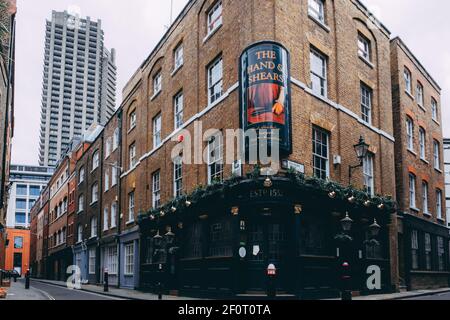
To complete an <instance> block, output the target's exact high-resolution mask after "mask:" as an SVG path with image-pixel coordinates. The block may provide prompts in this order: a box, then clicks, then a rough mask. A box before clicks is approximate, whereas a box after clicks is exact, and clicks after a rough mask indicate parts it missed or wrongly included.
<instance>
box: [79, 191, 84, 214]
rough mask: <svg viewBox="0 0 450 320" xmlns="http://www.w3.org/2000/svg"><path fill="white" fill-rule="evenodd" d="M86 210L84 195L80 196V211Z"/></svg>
mask: <svg viewBox="0 0 450 320" xmlns="http://www.w3.org/2000/svg"><path fill="white" fill-rule="evenodd" d="M83 211H84V195H80V196H79V197H78V212H83Z"/></svg>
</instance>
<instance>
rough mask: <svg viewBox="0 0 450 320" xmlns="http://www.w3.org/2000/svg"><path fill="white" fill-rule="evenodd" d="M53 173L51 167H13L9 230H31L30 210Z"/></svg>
mask: <svg viewBox="0 0 450 320" xmlns="http://www.w3.org/2000/svg"><path fill="white" fill-rule="evenodd" d="M53 172H54V169H53V168H51V167H35V166H22V165H11V168H10V179H9V181H10V184H9V200H8V213H7V215H6V227H7V228H11V229H17V228H25V229H28V228H29V226H30V210H31V208H32V207H33V205H34V203H35V201H36V200H37V198H39V195H40V193H41V191H42V189H44V188H45V186H46V185H47V183H48V181H49V180H50V178H51V176H52V175H53Z"/></svg>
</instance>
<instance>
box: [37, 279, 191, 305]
mask: <svg viewBox="0 0 450 320" xmlns="http://www.w3.org/2000/svg"><path fill="white" fill-rule="evenodd" d="M33 281H38V282H42V283H47V284H52V285H56V286H60V287H67V285H66V283H65V282H62V281H53V280H42V279H31V285H33ZM81 290H82V291H86V292H92V293H97V294H102V295H106V296H110V297H115V298H123V299H129V300H158V295H155V294H152V293H146V292H142V291H138V290H131V289H118V288H114V287H112V286H110V287H109V292H103V286H96V285H89V284H86V285H85V284H83V285H82V286H81ZM163 300H196V299H192V298H187V297H176V296H167V295H164V296H163Z"/></svg>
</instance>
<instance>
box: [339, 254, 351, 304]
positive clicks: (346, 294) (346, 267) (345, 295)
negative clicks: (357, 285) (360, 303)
mask: <svg viewBox="0 0 450 320" xmlns="http://www.w3.org/2000/svg"><path fill="white" fill-rule="evenodd" d="M341 268H342V270H341V272H342V274H341V280H342V294H341V299H342V301H351V300H352V298H353V297H352V291H351V286H352V283H351V280H352V275H351V269H350V264H349V263H348V262H346V261H345V262H344V263H343V264H342V265H341Z"/></svg>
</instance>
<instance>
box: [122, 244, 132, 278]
mask: <svg viewBox="0 0 450 320" xmlns="http://www.w3.org/2000/svg"><path fill="white" fill-rule="evenodd" d="M124 253H125V254H124V255H125V259H124V264H125V265H124V275H125V276H133V275H134V242H131V243H128V244H126V245H125V247H124Z"/></svg>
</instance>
